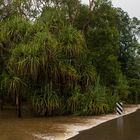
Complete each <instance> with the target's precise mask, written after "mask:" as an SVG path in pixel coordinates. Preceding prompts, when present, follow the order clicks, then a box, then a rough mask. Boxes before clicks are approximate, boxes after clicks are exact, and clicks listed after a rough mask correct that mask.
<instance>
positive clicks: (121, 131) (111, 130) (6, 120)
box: [0, 109, 140, 140]
mask: <svg viewBox="0 0 140 140" xmlns="http://www.w3.org/2000/svg"><path fill="white" fill-rule="evenodd" d="M25 112H26V111H25ZM115 116H116V115H112V114H110V115H107V116H101V117H100V118H99V117H95V116H91V117H90V116H89V117H87V116H85V117H73V116H63V117H46V118H45V117H44V118H43V117H40V118H39V117H33V116H31V115H27V114H26V113H24V111H23V117H22V118H20V119H18V118H17V116H16V111H15V110H14V109H5V110H4V111H0V140H66V139H68V138H70V137H72V136H75V135H77V134H78V133H79V131H82V130H85V129H89V130H87V131H83V132H80V135H77V136H76V137H73V138H72V140H140V111H137V112H136V113H133V114H131V115H128V116H126V117H122V118H119V119H114V120H112V121H109V122H107V123H103V124H102V125H99V126H97V127H95V128H92V127H93V126H96V125H98V124H99V123H102V122H105V121H106V120H107V119H108V120H109V119H110V118H112V117H115ZM90 128H92V129H90Z"/></svg>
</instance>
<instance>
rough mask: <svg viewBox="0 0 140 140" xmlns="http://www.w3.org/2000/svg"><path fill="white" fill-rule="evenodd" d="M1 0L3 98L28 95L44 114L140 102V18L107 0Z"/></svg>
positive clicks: (104, 109)
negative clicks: (85, 0)
mask: <svg viewBox="0 0 140 140" xmlns="http://www.w3.org/2000/svg"><path fill="white" fill-rule="evenodd" d="M0 5H1V6H0V85H1V86H0V87H1V88H0V97H1V102H3V100H5V103H6V102H9V101H10V102H11V103H12V104H13V103H15V102H18V103H19V102H21V101H23V102H25V104H28V105H29V107H30V109H31V110H32V111H33V112H34V113H36V114H39V115H62V114H75V115H96V114H102V113H108V112H112V111H114V107H115V103H116V102H117V101H123V102H131V103H134V102H135V101H137V102H138V101H140V87H139V85H140V44H139V43H138V37H139V30H140V21H139V20H138V19H136V18H133V19H131V18H130V17H129V16H128V14H127V13H125V12H124V11H123V10H121V9H118V8H114V7H113V6H112V4H111V2H108V1H107V0H98V1H96V2H95V6H94V8H93V10H92V9H91V8H89V7H88V6H86V5H82V4H81V3H80V2H79V1H78V0H71V1H69V0H60V1H58V0H39V1H36V0H35V1H34V4H33V3H32V1H29V0H28V1H26V0H23V1H13V2H6V1H4V0H2V1H1V2H0ZM135 98H136V100H135ZM17 99H18V101H17Z"/></svg>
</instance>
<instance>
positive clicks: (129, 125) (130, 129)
mask: <svg viewBox="0 0 140 140" xmlns="http://www.w3.org/2000/svg"><path fill="white" fill-rule="evenodd" d="M70 140H140V110H138V111H137V112H135V113H132V114H130V115H127V116H124V117H120V118H118V119H114V120H111V121H109V122H106V123H103V124H101V125H99V126H97V127H94V128H92V129H90V130H86V131H83V132H80V134H79V135H77V136H75V137H74V138H71V139H70Z"/></svg>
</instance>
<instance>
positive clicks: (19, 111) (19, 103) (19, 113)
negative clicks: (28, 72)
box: [16, 95, 21, 118]
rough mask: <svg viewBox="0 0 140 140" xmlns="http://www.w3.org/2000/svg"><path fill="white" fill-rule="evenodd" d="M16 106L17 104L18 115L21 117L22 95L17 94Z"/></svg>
mask: <svg viewBox="0 0 140 140" xmlns="http://www.w3.org/2000/svg"><path fill="white" fill-rule="evenodd" d="M16 106H17V116H18V118H21V97H20V95H17V98H16Z"/></svg>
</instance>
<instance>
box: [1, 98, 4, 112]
mask: <svg viewBox="0 0 140 140" xmlns="http://www.w3.org/2000/svg"><path fill="white" fill-rule="evenodd" d="M3 100H4V99H3V95H1V97H0V110H1V111H2V110H3V104H4V101H3Z"/></svg>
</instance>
